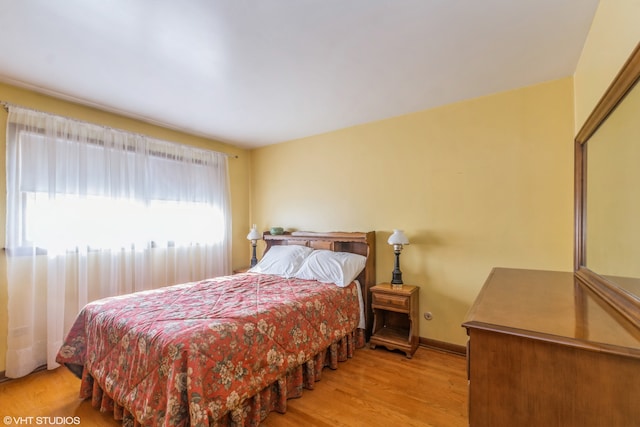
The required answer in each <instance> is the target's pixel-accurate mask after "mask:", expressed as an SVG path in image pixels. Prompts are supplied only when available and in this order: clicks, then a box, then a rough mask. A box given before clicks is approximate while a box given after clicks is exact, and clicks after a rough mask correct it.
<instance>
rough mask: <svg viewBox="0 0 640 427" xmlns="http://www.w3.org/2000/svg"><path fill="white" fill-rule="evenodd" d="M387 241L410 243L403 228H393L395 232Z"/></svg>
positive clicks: (394, 243) (401, 243) (399, 243)
mask: <svg viewBox="0 0 640 427" xmlns="http://www.w3.org/2000/svg"><path fill="white" fill-rule="evenodd" d="M387 243H388V244H390V245H408V244H409V239H408V238H407V236H406V235H405V234H404V231H402V230H393V234H392V235H391V236H389V240H387Z"/></svg>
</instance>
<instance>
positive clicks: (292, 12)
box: [0, 0, 598, 147]
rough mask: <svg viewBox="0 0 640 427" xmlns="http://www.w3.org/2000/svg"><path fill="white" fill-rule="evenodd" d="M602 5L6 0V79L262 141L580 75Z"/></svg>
mask: <svg viewBox="0 0 640 427" xmlns="http://www.w3.org/2000/svg"><path fill="white" fill-rule="evenodd" d="M597 3H598V1H597V0H188V1H176V0H107V1H105V0H59V1H52V0H21V1H18V0H0V29H1V31H0V35H1V37H0V81H4V82H7V83H9V84H13V85H16V86H21V87H27V88H30V89H33V90H36V91H39V92H43V93H47V94H50V95H54V96H57V97H61V98H64V99H70V100H73V101H76V102H79V103H82V104H87V105H91V106H95V107H98V108H101V109H104V110H107V111H113V112H117V113H120V114H123V115H126V116H131V117H135V118H138V119H142V120H145V121H149V122H152V123H159V124H162V125H164V126H168V127H171V128H175V129H180V130H183V131H186V132H189V133H194V134H197V135H203V136H207V137H210V138H213V139H217V140H220V141H225V142H229V143H232V144H235V145H239V146H243V147H257V146H261V145H266V144H272V143H277V142H282V141H287V140H291V139H295V138H301V137H305V136H309V135H315V134H319V133H323V132H328V131H332V130H336V129H340V128H344V127H348V126H353V125H357V124H361V123H367V122H371V121H375V120H380V119H384V118H388V117H393V116H398V115H402V114H407V113H411V112H415V111H420V110H424V109H428V108H432V107H436V106H440V105H444V104H448V103H451V102H455V101H459V100H463V99H468V98H473V97H478V96H482V95H487V94H491V93H496V92H500V91H504V90H509V89H514V88H518V87H523V86H528V85H532V84H536V83H540V82H544V81H549V80H554V79H558V78H562V77H567V76H570V75H572V74H573V73H574V71H575V67H576V64H577V62H578V58H579V56H580V53H581V50H582V46H583V45H584V42H585V39H586V36H587V33H588V30H589V26H590V25H591V21H592V19H593V15H594V13H595V9H596V7H597Z"/></svg>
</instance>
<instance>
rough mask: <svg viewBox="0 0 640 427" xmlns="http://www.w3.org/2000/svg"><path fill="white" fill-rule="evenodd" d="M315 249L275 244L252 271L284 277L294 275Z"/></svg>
mask: <svg viewBox="0 0 640 427" xmlns="http://www.w3.org/2000/svg"><path fill="white" fill-rule="evenodd" d="M311 252H313V249H311V248H308V247H306V246H300V245H291V246H287V245H275V246H272V247H271V249H269V250H268V251H267V252H266V253H265V254H264V256H263V257H262V259H261V260H260V261H259V262H258V263H257V264H256V265H255V266H254V267H253V268H251V269H249V271H250V272H252V273H262V274H277V275H278V276H282V277H286V278H289V277H293V273H295V272H296V271H297V270H298V268H299V267H300V265H301V264H302V261H304V259H305V258H306V257H307V256H308V255H309V254H310V253H311Z"/></svg>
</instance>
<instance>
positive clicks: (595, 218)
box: [574, 43, 640, 326]
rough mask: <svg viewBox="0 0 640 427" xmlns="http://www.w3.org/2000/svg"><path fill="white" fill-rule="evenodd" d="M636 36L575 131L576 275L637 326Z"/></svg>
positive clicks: (639, 61) (639, 74)
mask: <svg viewBox="0 0 640 427" xmlns="http://www.w3.org/2000/svg"><path fill="white" fill-rule="evenodd" d="M639 79H640V43H639V44H638V45H637V46H636V48H635V50H634V51H633V53H632V54H631V56H630V57H629V59H628V60H627V62H626V63H625V65H624V66H623V68H622V69H621V70H620V72H619V73H618V75H617V76H616V78H615V79H614V81H613V82H612V83H611V85H610V86H609V88H608V89H607V91H606V92H605V94H604V96H603V97H602V99H601V100H600V102H599V103H598V105H596V108H595V109H594V111H593V112H592V113H591V115H590V116H589V118H588V119H587V121H586V122H585V124H584V126H583V127H582V129H581V130H580V132H578V135H577V136H576V139H575V251H574V270H575V275H576V277H577V279H579V280H580V282H582V283H583V284H585V285H586V286H588V287H589V288H590V289H592V290H593V291H594V292H595V293H596V294H597V295H598V296H600V297H601V298H602V299H603V300H604V301H605V302H607V303H608V304H609V305H611V306H612V307H613V308H614V309H616V310H617V311H618V312H620V314H622V315H623V316H624V317H626V318H627V319H628V320H629V321H631V322H633V324H635V325H637V326H640V84H638V80H639Z"/></svg>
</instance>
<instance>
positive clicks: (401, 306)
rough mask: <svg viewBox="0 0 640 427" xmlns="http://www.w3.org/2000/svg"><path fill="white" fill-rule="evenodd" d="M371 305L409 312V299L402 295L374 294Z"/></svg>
mask: <svg viewBox="0 0 640 427" xmlns="http://www.w3.org/2000/svg"><path fill="white" fill-rule="evenodd" d="M372 303H373V305H374V306H376V305H377V306H380V307H388V308H391V309H397V310H406V311H408V310H409V297H406V296H403V295H389V294H384V293H379V292H375V293H374V294H373V300H372Z"/></svg>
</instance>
